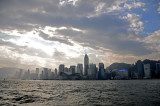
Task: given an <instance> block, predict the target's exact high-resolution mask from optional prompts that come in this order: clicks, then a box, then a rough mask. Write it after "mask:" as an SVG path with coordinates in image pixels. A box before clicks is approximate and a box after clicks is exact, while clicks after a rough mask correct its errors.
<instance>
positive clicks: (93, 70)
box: [88, 63, 97, 79]
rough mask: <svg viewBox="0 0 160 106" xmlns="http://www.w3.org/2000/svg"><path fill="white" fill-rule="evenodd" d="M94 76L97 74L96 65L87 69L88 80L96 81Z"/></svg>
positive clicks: (91, 65)
mask: <svg viewBox="0 0 160 106" xmlns="http://www.w3.org/2000/svg"><path fill="white" fill-rule="evenodd" d="M96 74H97V68H96V64H93V63H92V64H89V69H88V76H89V79H96Z"/></svg>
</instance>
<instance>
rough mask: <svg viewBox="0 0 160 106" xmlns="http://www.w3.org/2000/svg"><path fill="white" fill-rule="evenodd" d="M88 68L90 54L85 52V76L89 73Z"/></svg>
mask: <svg viewBox="0 0 160 106" xmlns="http://www.w3.org/2000/svg"><path fill="white" fill-rule="evenodd" d="M88 69H89V58H88V55H87V54H85V56H84V75H85V76H87V75H88Z"/></svg>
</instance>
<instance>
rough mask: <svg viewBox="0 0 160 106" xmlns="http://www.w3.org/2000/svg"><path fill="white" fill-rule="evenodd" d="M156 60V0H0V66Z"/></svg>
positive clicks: (159, 45) (159, 44) (159, 34)
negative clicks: (85, 60)
mask: <svg viewBox="0 0 160 106" xmlns="http://www.w3.org/2000/svg"><path fill="white" fill-rule="evenodd" d="M85 53H87V54H88V56H89V62H90V63H95V64H97V65H98V63H99V62H103V63H104V64H105V67H107V66H109V65H110V64H112V63H114V62H124V63H129V64H134V63H135V62H136V61H137V60H139V59H140V60H143V59H152V60H160V0H0V67H17V68H26V69H34V68H36V67H48V68H58V66H59V64H65V66H67V67H69V66H70V65H76V64H78V63H83V61H84V54H85Z"/></svg>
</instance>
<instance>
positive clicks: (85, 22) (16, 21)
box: [0, 0, 153, 56]
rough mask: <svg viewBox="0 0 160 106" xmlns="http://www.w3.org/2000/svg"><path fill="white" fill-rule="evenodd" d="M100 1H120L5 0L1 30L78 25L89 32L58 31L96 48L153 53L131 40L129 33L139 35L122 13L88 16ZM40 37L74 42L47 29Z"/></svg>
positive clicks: (0, 19)
mask: <svg viewBox="0 0 160 106" xmlns="http://www.w3.org/2000/svg"><path fill="white" fill-rule="evenodd" d="M100 1H101V2H104V3H106V4H105V5H106V6H107V7H108V8H109V7H110V6H112V5H114V4H116V3H118V2H119V1H118V0H114V1H112V0H110V1H105V0H98V1H93V0H80V1H77V3H76V6H73V5H71V4H65V5H63V6H61V5H59V0H52V1H43V0H9V1H7V0H1V3H0V8H1V9H0V16H1V18H0V29H1V30H11V29H17V30H25V31H30V30H33V29H36V28H38V27H45V26H52V27H62V26H65V27H67V28H68V27H69V28H70V27H75V28H78V29H81V30H85V31H86V32H85V33H80V32H76V31H73V30H70V29H69V30H68V29H65V30H57V31H56V32H57V33H58V34H60V35H64V36H67V37H69V38H70V39H72V40H73V41H76V42H79V44H81V45H83V46H89V47H91V48H94V49H96V50H97V49H100V48H101V47H103V48H106V49H111V50H112V51H113V52H114V53H117V54H133V55H136V56H139V55H146V54H150V53H152V52H153V50H151V49H148V48H147V47H146V46H148V45H146V44H145V43H144V42H140V41H138V40H133V39H127V37H128V36H129V35H131V36H133V37H138V36H139V35H137V34H135V33H134V32H130V31H128V28H129V27H130V26H129V25H130V23H129V22H128V21H127V20H122V19H120V18H119V16H118V15H110V14H108V15H99V16H96V17H90V18H88V16H89V15H94V14H95V7H96V6H97V5H98V3H99V2H100ZM39 36H41V37H42V38H43V39H45V40H49V41H58V42H61V43H65V44H68V45H73V44H72V43H71V42H69V41H68V40H67V39H62V38H57V37H49V36H48V35H47V34H45V33H43V32H41V33H40V34H39Z"/></svg>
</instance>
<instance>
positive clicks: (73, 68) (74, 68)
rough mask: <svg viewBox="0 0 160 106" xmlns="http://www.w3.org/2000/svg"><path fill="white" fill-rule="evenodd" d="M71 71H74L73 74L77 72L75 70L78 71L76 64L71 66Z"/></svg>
mask: <svg viewBox="0 0 160 106" xmlns="http://www.w3.org/2000/svg"><path fill="white" fill-rule="evenodd" d="M70 72H71V73H72V74H75V72H76V66H74V65H73V66H70Z"/></svg>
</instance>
